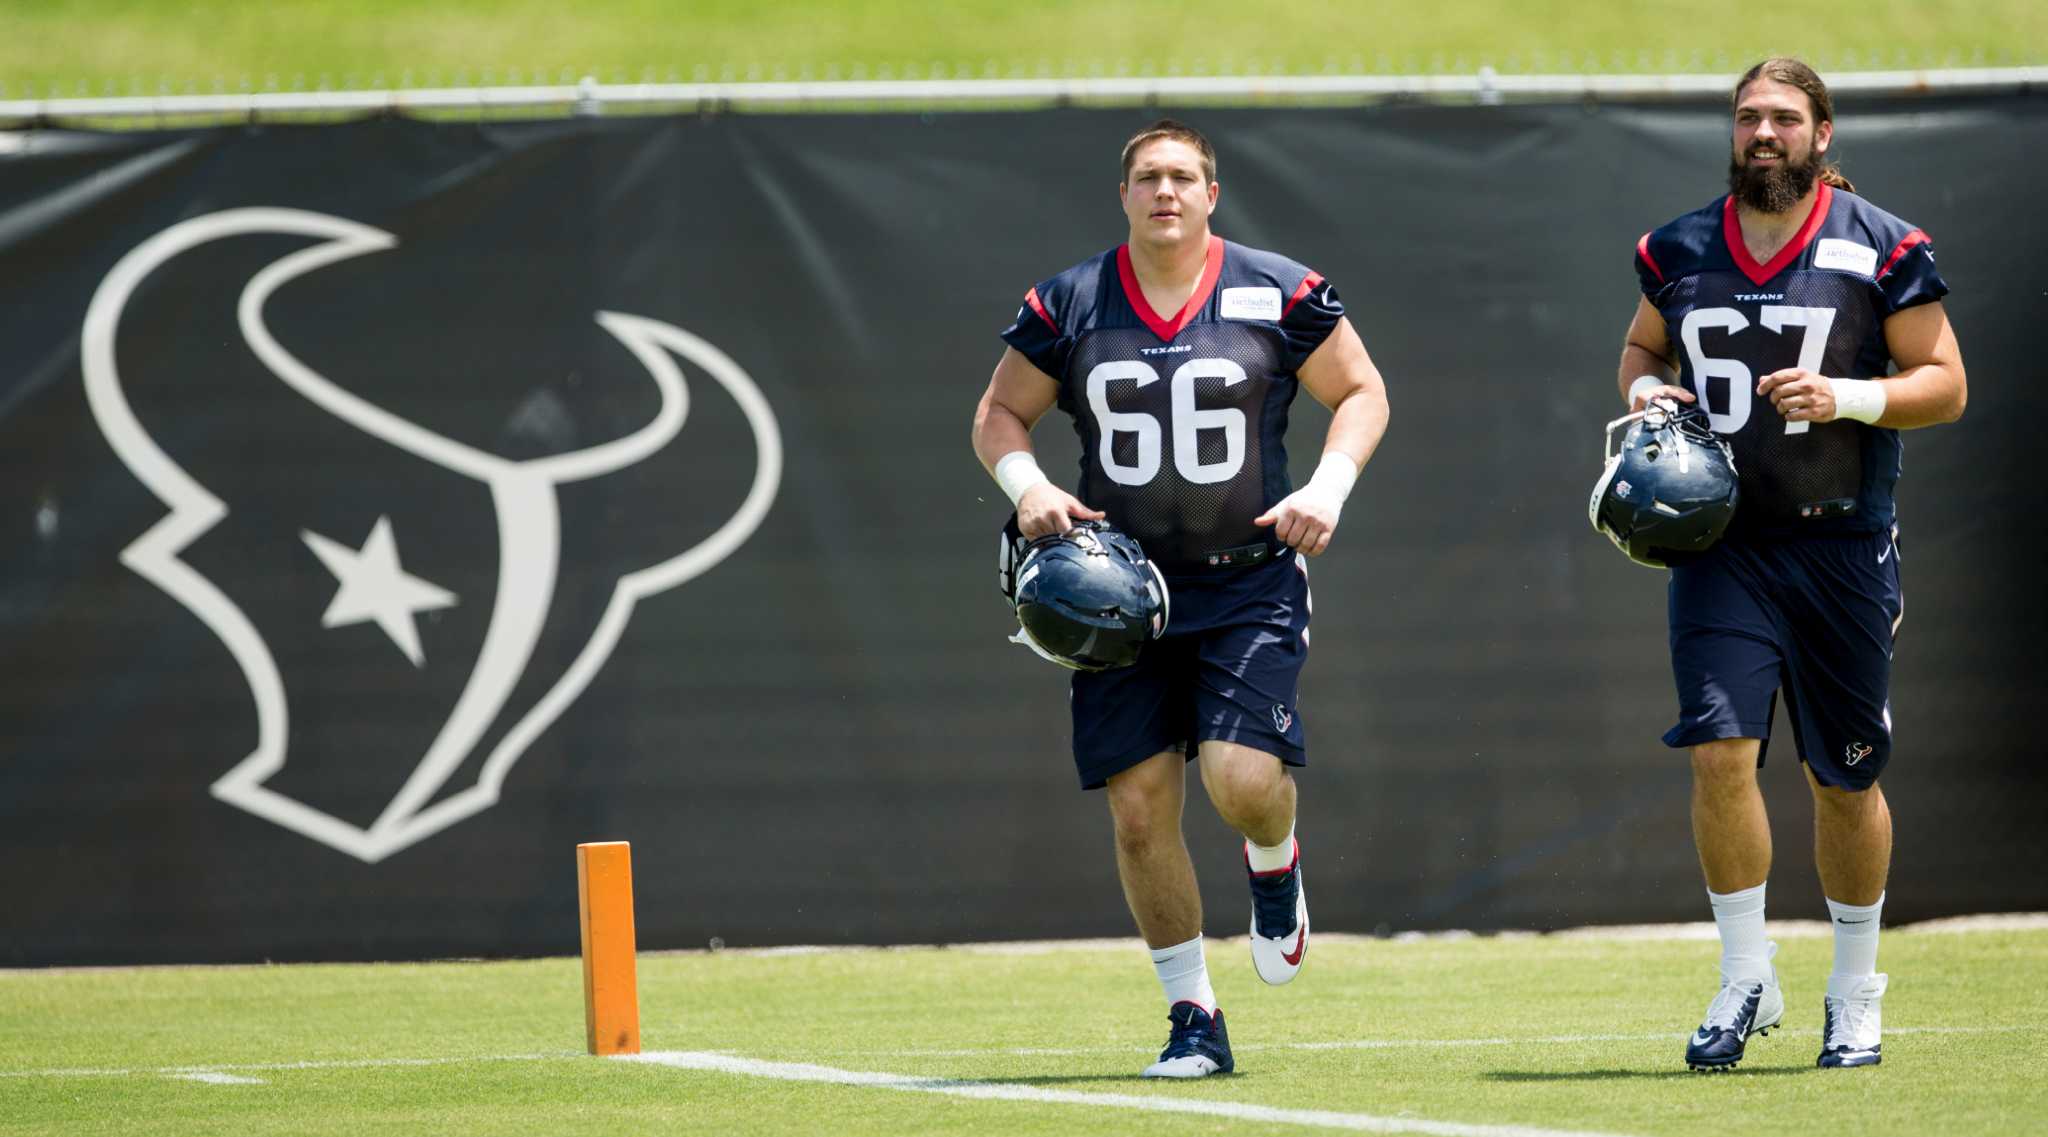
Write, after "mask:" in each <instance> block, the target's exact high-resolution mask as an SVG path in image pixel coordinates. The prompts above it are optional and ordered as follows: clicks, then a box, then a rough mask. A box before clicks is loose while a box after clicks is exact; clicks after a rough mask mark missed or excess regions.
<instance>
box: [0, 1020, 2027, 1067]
mask: <svg viewBox="0 0 2048 1137" xmlns="http://www.w3.org/2000/svg"><path fill="white" fill-rule="evenodd" d="M2040 1029H2041V1028H2040V1027H2039V1026H2038V1025H2016V1026H1893V1027H1886V1028H1885V1034H1886V1035H1887V1036H1891V1035H1901V1034H1908V1035H1910V1034H1936V1035H1939V1034H2017V1033H2023V1032H2024V1033H2032V1032H2035V1031H2038V1030H2040ZM1772 1034H1774V1035H1782V1036H1784V1037H1787V1038H1798V1037H1802V1036H1803V1037H1810V1038H1819V1037H1820V1031H1818V1030H1786V1029H1782V1028H1778V1029H1774V1030H1773V1031H1772ZM1685 1037H1686V1034H1685V1032H1682V1031H1680V1032H1657V1033H1653V1034H1555V1035H1543V1036H1535V1035H1530V1036H1523V1037H1517V1038H1507V1037H1499V1038H1346V1039H1333V1040H1329V1041H1323V1042H1239V1043H1235V1044H1233V1045H1232V1047H1231V1049H1232V1050H1234V1051H1238V1052H1240V1053H1244V1052H1252V1051H1263V1050H1435V1049H1457V1048H1461V1047H1472V1046H1573V1045H1580V1044H1584V1043H1592V1042H1671V1041H1673V1040H1676V1039H1683V1038H1685ZM653 1053H660V1052H653ZM692 1053H711V1054H715V1055H718V1056H720V1057H736V1056H734V1055H733V1054H732V1052H731V1051H729V1050H727V1051H709V1052H692ZM818 1053H821V1054H826V1055H830V1056H834V1057H846V1058H981V1057H990V1056H1009V1057H1023V1058H1030V1057H1041V1058H1059V1057H1079V1056H1085V1055H1090V1054H1148V1053H1150V1050H1149V1049H1148V1048H1146V1047H1143V1046H1061V1047H1051V1046H1044V1047H1031V1046H1012V1047H1004V1046H990V1047H974V1048H965V1049H944V1050H942V1049H922V1050H920V1049H911V1050H843V1049H836V1048H835V1049H832V1050H829V1051H820V1052H818ZM583 1057H585V1055H584V1053H583V1052H582V1051H580V1050H558V1051H554V1052H551V1053H544V1054H475V1055H468V1056H463V1057H449V1058H337V1059H334V1060H331V1061H324V1062H322V1061H311V1062H208V1063H205V1064H203V1065H190V1066H133V1067H120V1066H109V1067H76V1066H73V1067H56V1068H52V1069H44V1070H0V1078H156V1077H166V1078H176V1077H185V1076H191V1075H214V1074H220V1073H224V1072H226V1071H229V1070H239V1071H243V1072H245V1073H263V1072H266V1071H270V1072H284V1071H291V1070H370V1069H382V1068H392V1067H405V1066H459V1065H464V1064H468V1063H476V1062H559V1061H576V1060H580V1059H582V1058H583ZM738 1060H741V1061H746V1059H738ZM891 1076H892V1077H893V1076H894V1075H891ZM198 1080H202V1081H212V1080H215V1079H212V1078H210V1077H207V1078H199V1079H198Z"/></svg>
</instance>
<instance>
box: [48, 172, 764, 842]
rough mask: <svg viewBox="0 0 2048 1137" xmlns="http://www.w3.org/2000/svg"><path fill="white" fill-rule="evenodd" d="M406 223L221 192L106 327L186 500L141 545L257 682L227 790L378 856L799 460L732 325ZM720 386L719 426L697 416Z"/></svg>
mask: <svg viewBox="0 0 2048 1137" xmlns="http://www.w3.org/2000/svg"><path fill="white" fill-rule="evenodd" d="M432 236H433V234H432V233H431V232H428V233H424V234H423V235H422V236H421V237H420V238H419V240H420V242H421V243H422V244H427V243H429V242H430V241H431V240H432ZM398 245H399V240H398V238H397V237H396V236H394V235H393V234H391V233H387V232H384V231H382V230H379V229H374V228H371V227H370V226H367V225H363V224H359V223H357V222H354V221H348V220H344V219H342V218H339V217H331V216H327V215H325V214H320V213H311V212H307V211H304V210H296V209H271V208H252V209H233V210H227V211H224V212H220V213H213V214H209V215H206V216H203V217H196V218H192V219H190V220H187V221H183V222H180V223H179V224H177V225H173V226H172V227H170V228H169V229H166V230H164V231H163V232H161V233H158V234H156V235H155V236H153V237H151V238H149V239H148V240H146V241H144V242H143V243H142V244H141V245H139V246H137V247H136V248H135V249H134V250H133V251H131V252H130V253H128V255H127V256H125V257H123V258H122V259H121V261H120V262H119V263H117V264H116V265H115V266H114V268H113V269H112V271H110V272H109V273H108V274H107V277H106V279H105V280H104V281H103V282H102V283H101V284H100V287H99V290H98V291H97V292H96V293H95V294H94V296H93V299H92V303H91V306H90V308H89V309H88V311H87V314H86V319H85V328H84V334H83V337H82V339H83V342H82V344H81V347H82V370H83V374H84V379H85V387H86V394H87V397H88V401H89V403H90V405H91V407H92V411H93V415H94V417H95V419H96V420H97V421H98V424H99V427H100V430H101V432H102V433H103V434H105V436H106V438H107V440H108V442H109V443H110V444H111V445H112V447H113V449H114V452H115V454H116V455H118V456H119V458H120V459H121V461H122V463H123V464H124V465H126V466H127V468H128V469H129V470H130V471H132V472H133V473H134V475H135V476H136V478H137V479H139V480H140V481H141V482H142V483H143V484H144V485H145V486H147V487H148V488H149V490H150V491H151V492H152V493H153V494H154V495H155V496H156V497H157V499H158V500H160V501H161V502H162V503H163V505H164V506H165V507H166V510H167V512H166V513H165V514H164V516H163V517H162V518H161V519H160V520H158V521H157V522H156V523H155V524H153V525H151V526H150V527H149V528H148V529H146V530H145V531H144V532H143V533H142V534H141V535H140V536H138V537H137V538H136V539H135V540H134V541H133V542H132V543H130V544H129V545H128V546H127V547H126V548H125V549H124V550H123V551H122V553H121V561H122V563H123V564H125V565H127V566H128V567H129V568H131V569H133V570H134V571H135V572H137V573H139V574H140V575H141V576H142V577H143V578H144V579H146V580H148V581H149V582H150V583H151V584H153V585H155V586H156V587H158V588H160V589H162V590H164V591H165V592H167V593H168V594H169V595H170V596H172V597H173V598H175V599H176V600H177V601H178V602H179V603H180V604H182V605H183V606H184V607H185V608H186V609H187V610H188V611H190V612H191V613H192V615H194V616H196V617H197V618H198V619H199V620H200V621H202V622H203V623H204V624H205V625H206V627H207V629H208V630H210V631H211V632H212V633H213V634H214V636H216V637H217V638H218V639H219V640H220V642H221V644H222V645H223V646H224V647H225V648H226V649H227V654H228V656H230V657H232V659H233V662H234V664H235V665H236V666H237V667H238V668H239V670H240V672H241V676H242V679H243V680H244V682H245V683H246V684H247V686H248V690H249V694H250V697H251V700H252V702H253V703H254V711H255V714H254V722H253V724H252V727H253V729H251V730H250V731H249V732H248V737H249V739H250V741H251V742H253V744H254V745H253V748H252V749H250V750H249V751H248V753H247V754H246V755H243V756H239V760H237V758H238V756H237V755H236V754H235V753H233V752H229V753H224V754H221V755H220V756H219V759H220V761H221V762H222V763H223V765H226V766H228V767H229V768H228V769H227V770H226V772H225V773H224V774H222V775H221V776H220V777H219V778H218V779H217V780H216V781H215V782H214V783H213V785H212V793H213V796H214V797H216V798H218V799H220V800H221V801H223V802H226V803H228V804H230V805H232V806H235V807H236V808H238V809H242V810H246V811H247V812H249V813H252V814H255V815H256V816H259V817H262V818H264V819H266V820H268V821H270V822H272V823H274V824H277V825H280V826H283V827H285V828H287V829H291V830H293V831H295V832H298V833H300V834H302V835H304V836H306V837H309V838H311V839H313V840H315V841H318V842H321V843H323V844H325V845H328V846H331V847H332V848H335V849H338V850H340V851H342V852H344V853H347V854H349V855H351V856H354V857H357V858H359V859H361V860H363V861H366V862H376V861H379V860H382V859H383V858H385V857H387V856H390V855H391V854H392V853H394V852H396V851H398V850H400V849H403V848H405V847H407V846H409V845H411V844H413V843H414V842H416V841H419V840H421V839H422V838H424V837H426V836H428V835H430V834H432V833H435V832H437V831H439V830H441V829H443V828H445V827H447V826H449V825H451V824H454V823H455V822H457V821H460V820H462V819H464V818H467V817H470V816H472V815H474V814H476V813H478V812H480V811H482V810H484V809H487V808H489V807H490V806H491V805H493V804H495V803H496V802H497V800H498V795H499V789H500V787H501V786H502V784H503V783H504V781H505V778H506V775H507V773H508V772H509V771H510V769H511V767H512V765H513V763H515V762H517V761H518V760H519V758H520V756H521V755H522V754H524V753H525V752H526V750H527V749H528V748H529V747H530V746H531V745H532V744H533V743H534V741H535V740H536V739H538V738H539V737H541V736H542V734H543V733H544V732H546V731H547V730H548V728H549V726H550V725H551V724H552V723H554V722H555V721H556V720H557V719H558V718H560V717H561V716H562V714H563V713H564V712H565V711H567V710H568V709H569V707H570V706H571V705H572V704H573V703H574V702H575V701H576V699H577V698H578V696H580V695H581V694H582V693H583V691H584V690H585V689H586V688H587V687H588V686H589V685H590V683H591V681H592V679H593V678H594V677H595V676H596V675H597V673H598V672H599V670H600V669H602V668H603V666H604V664H605V660H606V659H607V658H608V657H609V656H610V654H611V652H612V649H613V647H614V646H615V645H616V644H617V643H618V642H619V639H620V637H621V635H622V634H623V633H624V632H625V629H626V625H627V623H628V621H629V620H630V619H631V618H632V615H633V610H634V606H635V604H636V603H637V602H638V601H640V600H642V599H645V598H646V597H648V596H651V595H653V594H655V593H657V592H661V591H664V590H667V589H671V588H674V587H676V586H678V585H680V584H682V583H684V582H685V581H688V580H691V579H693V578H694V577H696V576H698V575H700V574H702V573H703V572H705V571H706V570H708V569H710V568H711V567H713V566H714V565H716V564H718V563H719V562H720V561H722V560H724V559H725V558H726V557H728V556H730V555H732V553H733V552H734V551H735V550H737V549H738V548H739V547H740V546H741V545H742V544H743V543H744V542H745V541H746V540H747V538H748V537H749V536H751V535H752V534H753V532H754V530H755V529H756V527H758V526H759V525H760V523H761V521H762V519H763V518H764V517H765V516H766V514H767V512H768V508H769V505H770V503H771V502H772V501H773V500H774V497H775V491H776V487H777V485H778V483H779V480H780V477H781V470H782V443H781V439H780V434H779V431H778V428H777V426H776V422H775V416H774V413H773V412H772V410H771V409H770V408H769V406H768V403H767V401H766V400H765V399H764V398H763V397H762V395H761V392H760V389H759V388H758V387H757V386H756V385H755V384H754V381H753V379H752V378H751V377H749V376H748V375H747V373H746V372H745V371H744V370H742V369H741V368H740V366H739V365H738V364H737V363H735V362H734V361H733V360H732V359H731V358H730V357H728V356H726V355H725V353H723V352H721V351H720V350H718V348H716V347H715V346H713V345H711V344H710V343H708V342H706V341H704V340H703V339H700V338H698V337H697V336H695V335H692V334H691V333H689V332H686V331H684V330H683V329H681V328H678V327H675V326H673V325H670V324H666V323H662V322H660V321H657V320H653V319H649V318H647V317H644V316H637V315H630V314H627V313H623V312H612V311H598V312H595V313H594V314H593V313H592V312H590V310H589V309H588V308H587V307H578V306H576V302H575V300H574V299H573V297H569V298H564V297H563V296H562V295H561V292H562V289H560V288H557V287H554V286H553V283H552V282H553V281H554V280H555V279H556V278H555V277H553V276H542V274H540V273H538V272H535V273H533V274H532V276H533V277H536V278H540V279H541V280H543V281H544V283H543V285H541V286H538V287H528V288H527V289H526V290H524V291H518V290H515V289H513V288H512V287H510V286H509V285H508V286H507V287H505V288H503V289H500V290H499V292H502V293H504V294H507V295H506V296H501V295H498V294H496V293H492V294H485V295H481V296H479V295H477V294H476V292H475V290H474V289H473V288H472V289H469V290H465V289H463V288H462V285H461V283H459V282H458V281H456V280H451V279H447V277H450V276H459V277H460V278H461V280H462V281H468V282H471V283H472V284H473V283H474V282H475V281H476V280H477V279H479V273H478V272H477V266H475V265H474V264H472V263H464V262H461V261H459V260H457V259H455V258H453V257H450V256H446V255H444V256H443V257H442V258H441V259H439V260H436V259H435V258H434V257H433V256H431V255H425V254H421V255H417V256H416V257H412V258H408V257H406V256H405V255H404V254H403V253H402V252H400V253H391V252H389V251H390V250H394V249H396V248H397V247H398ZM379 253H382V254H386V255H384V256H375V257H367V258H366V259H364V260H361V261H358V260H357V259H356V258H364V257H366V254H379ZM515 294H516V296H517V299H510V298H507V297H508V296H510V295H515ZM394 295H397V296H401V297H403V300H402V302H396V303H394V302H392V301H391V300H390V297H392V296H394ZM450 295H454V296H455V299H453V300H451V301H449V302H448V306H447V307H446V309H445V310H444V309H443V308H441V307H437V304H439V303H440V302H441V301H442V299H443V298H444V297H448V296H450ZM522 305H523V306H522ZM419 309H427V311H424V312H421V311H418V310H419ZM537 317H539V318H537ZM593 319H594V321H595V324H594V325H593V324H592V323H591V322H590V321H592V320H593ZM407 320H413V321H415V323H414V324H412V325H409V326H410V327H411V328H412V329H413V330H414V332H415V334H412V335H410V336H407V335H404V334H396V333H394V331H393V328H394V327H396V326H399V325H400V324H402V323H403V322H404V321H407ZM530 327H539V328H544V329H545V330H544V332H543V333H540V334H537V336H536V337H535V338H531V339H529V338H527V336H526V334H525V332H526V329H528V328H530ZM536 343H540V344H566V345H567V346H566V347H565V348H564V349H563V354H564V357H565V358H564V360H561V361H555V360H550V361H549V362H548V363H545V364H543V363H539V362H534V361H532V360H531V359H529V358H528V357H526V356H524V355H522V354H521V353H522V352H523V351H525V350H527V349H528V348H529V347H530V346H531V345H532V344H536ZM287 344H291V345H292V346H291V347H289V348H288V347H287V346H286V345H287ZM309 345H311V346H310V347H309ZM117 349H118V350H117ZM294 349H296V350H294ZM628 360H630V361H631V362H630V363H629V362H627V361H628ZM685 364H687V365H688V371H687V372H686V371H685V366H684V365H685ZM565 374H566V376H567V378H566V379H565V380H560V381H558V382H551V379H550V377H557V378H558V377H561V376H563V375H565ZM693 378H695V379H709V380H711V382H708V383H706V382H699V383H697V384H696V386H697V390H696V391H695V392H693V391H692V390H691V384H690V380H691V379H693ZM597 389H601V390H602V392H603V396H604V397H603V400H602V401H601V400H600V398H599V396H598V395H597V394H594V393H593V392H594V390H597ZM721 393H722V395H723V396H724V398H722V399H721V398H719V397H718V396H719V395H720V394H721ZM693 395H694V399H693ZM693 409H694V410H695V411H696V412H697V417H698V419H699V421H700V422H703V421H706V420H708V421H709V422H710V423H711V424H712V425H710V426H701V425H700V426H697V427H696V428H695V429H694V430H692V431H690V432H688V433H685V432H684V430H683V427H684V420H685V419H686V417H690V416H691V412H692V410H693ZM679 435H680V436H681V438H682V442H681V443H678V442H677V439H678V436H679ZM600 538H602V539H601V540H600ZM316 558H317V559H316ZM614 562H619V563H614ZM237 745H246V743H237ZM287 759H290V763H289V766H288V764H287Z"/></svg>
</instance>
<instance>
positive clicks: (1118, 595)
mask: <svg viewBox="0 0 2048 1137" xmlns="http://www.w3.org/2000/svg"><path fill="white" fill-rule="evenodd" d="M997 583H998V585H1000V586H1001V588H1002V590H1003V597H1004V599H1006V600H1008V601H1009V602H1010V606H1011V608H1012V609H1013V610H1014V611H1015V612H1016V614H1017V624H1018V629H1017V634H1016V635H1014V636H1011V637H1010V641H1011V642H1012V643H1021V644H1023V645H1025V646H1026V647H1029V648H1030V649H1031V650H1032V651H1035V652H1037V653H1038V654H1039V655H1040V656H1042V657H1044V658H1046V659H1049V660H1051V661H1052V662H1054V663H1057V664H1059V665H1060V666H1061V667H1068V668H1072V669H1074V670H1075V671H1107V670H1109V669H1111V668H1114V667H1128V666H1130V665H1131V664H1132V663H1133V662H1135V661H1136V660H1137V658H1138V650H1139V649H1140V648H1142V647H1144V646H1145V644H1146V643H1147V642H1148V641H1150V640H1155V639H1158V638H1159V636H1160V635H1162V634H1163V633H1165V631H1166V617H1167V606H1168V598H1167V592H1166V578H1165V577H1164V576H1162V575H1161V574H1160V572H1159V568H1158V566H1156V565H1154V564H1153V563H1152V561H1151V560H1150V559H1149V558H1147V557H1146V556H1145V550H1143V549H1141V548H1139V547H1138V543H1137V542H1136V541H1134V540H1132V539H1131V538H1130V537H1128V536H1126V535H1125V534H1123V533H1122V532H1120V531H1118V530H1116V529H1114V528H1112V527H1111V526H1109V525H1106V524H1104V523H1102V522H1100V521H1077V522H1075V523H1074V527H1073V528H1071V529H1069V530H1067V531H1066V532H1064V533H1051V534H1047V535H1046V536H1044V537H1040V538H1038V539H1037V540H1035V541H1026V540H1025V539H1024V535H1023V533H1022V532H1020V531H1019V530H1018V528H1017V518H1016V515H1014V514H1012V515H1011V517H1010V522H1009V524H1008V525H1006V526H1004V527H1003V538H1002V548H1001V559H1000V560H999V561H998V563H997Z"/></svg>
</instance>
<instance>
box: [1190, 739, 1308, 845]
mask: <svg viewBox="0 0 2048 1137" xmlns="http://www.w3.org/2000/svg"><path fill="white" fill-rule="evenodd" d="M1199 761H1200V763H1201V767H1202V787H1203V788H1204V789H1206V790H1208V791H1209V801H1210V803H1211V804H1213V805H1214V806H1215V807H1216V813H1217V815H1218V816H1220V817H1221V818H1223V820H1224V822H1225V823H1226V824H1228V825H1229V826H1230V827H1231V828H1232V829H1235V830H1237V831H1238V832H1239V833H1242V834H1244V835H1245V837H1246V838H1248V839H1249V840H1250V841H1251V842H1252V843H1253V844H1256V845H1268V846H1271V845H1277V844H1279V843H1280V842H1282V841H1284V840H1286V839H1287V834H1288V831H1289V830H1291V829H1293V828H1294V803H1295V788H1294V778H1293V776H1292V775H1290V774H1288V772H1287V767H1286V765H1285V764H1284V763H1282V762H1281V761H1280V759H1279V758H1277V757H1275V756H1273V755H1271V754H1268V753H1266V752H1265V751H1263V750H1254V749H1253V748H1251V747H1249V746H1240V745H1239V744H1237V743H1235V742H1221V741H1218V740H1215V739H1211V740H1209V741H1208V742H1204V743H1202V750H1201V756H1200V759H1199Z"/></svg>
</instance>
